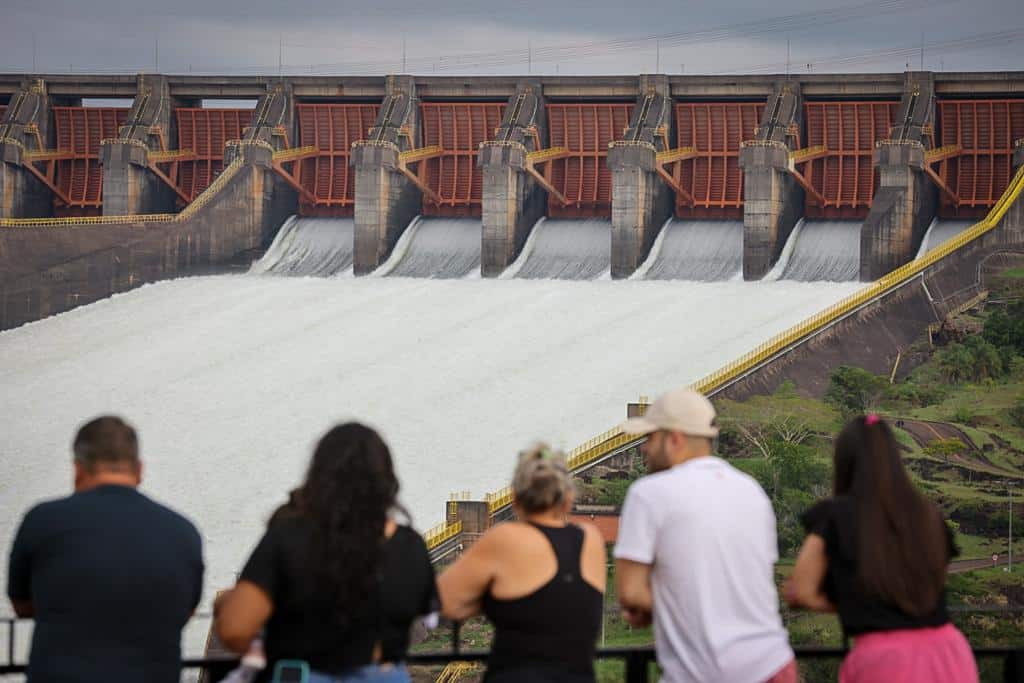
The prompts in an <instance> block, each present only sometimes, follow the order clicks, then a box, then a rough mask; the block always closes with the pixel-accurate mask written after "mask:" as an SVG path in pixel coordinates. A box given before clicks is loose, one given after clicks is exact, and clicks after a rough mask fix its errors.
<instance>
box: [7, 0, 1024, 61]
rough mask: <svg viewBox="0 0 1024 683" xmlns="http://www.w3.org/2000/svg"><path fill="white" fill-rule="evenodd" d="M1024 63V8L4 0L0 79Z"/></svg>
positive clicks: (595, 1) (781, 2)
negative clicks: (27, 74)
mask: <svg viewBox="0 0 1024 683" xmlns="http://www.w3.org/2000/svg"><path fill="white" fill-rule="evenodd" d="M787 40H788V41H789V45H790V47H789V54H790V59H789V61H790V63H791V64H792V67H791V68H792V70H794V71H801V72H807V71H821V72H827V71H902V70H903V69H904V67H905V65H906V64H907V63H908V62H909V63H911V65H912V66H913V67H914V68H917V67H918V66H919V65H920V60H921V56H920V46H921V44H922V41H923V43H924V46H925V50H924V66H925V68H928V69H934V70H946V71H961V70H987V69H1024V2H1022V0H825V1H824V2H815V0H775V2H765V1H764V0H720V1H718V2H683V1H680V0H632V1H631V0H625V1H622V0H620V1H617V2H604V1H602V0H502V1H501V2H497V1H494V0H434V1H433V2H423V1H421V0H379V1H377V2H374V3H364V2H356V1H354V0H205V1H203V0H160V1H159V2H158V1H157V0H135V1H134V2H130V3H129V2H124V0H4V1H3V11H2V13H0V71H5V72H10V71H36V72H67V71H69V70H73V71H80V72H110V71H116V72H126V73H136V72H140V71H154V70H157V66H158V65H159V71H161V72H165V73H188V72H192V73H268V74H273V73H277V72H278V69H279V63H280V65H281V66H280V68H281V70H282V71H283V72H284V73H293V74H309V73H328V74H381V73H396V72H399V71H402V64H403V54H404V63H405V66H406V68H405V70H406V71H407V72H410V73H420V74H430V73H437V74H446V75H451V74H525V73H527V72H532V73H535V74H541V73H543V74H554V73H559V74H598V73H608V74H615V73H629V74H633V73H641V72H654V71H656V70H657V71H660V72H663V73H680V72H685V73H727V72H747V71H751V72H753V71H762V72H764V71H773V72H781V71H783V70H784V69H785V67H786V63H787Z"/></svg>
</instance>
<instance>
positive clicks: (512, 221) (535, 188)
mask: <svg viewBox="0 0 1024 683" xmlns="http://www.w3.org/2000/svg"><path fill="white" fill-rule="evenodd" d="M538 145H539V147H538ZM547 146H548V131H547V115H546V110H545V106H544V95H543V91H542V88H541V85H540V83H539V82H536V81H525V82H523V83H520V84H519V86H518V87H517V88H516V93H515V95H513V96H512V97H511V98H510V99H509V101H508V106H507V107H506V108H505V117H504V119H503V120H502V122H501V127H500V128H499V129H498V131H497V135H496V136H495V139H494V140H491V141H488V142H486V143H484V145H483V147H481V148H480V155H479V157H478V164H479V166H480V168H482V169H483V196H482V214H481V219H482V221H483V237H482V242H481V254H480V270H481V273H482V274H483V276H484V277H497V276H498V275H500V274H501V273H502V271H504V270H505V269H506V268H508V266H510V265H511V264H512V262H513V261H515V260H516V257H518V256H519V253H520V252H521V251H522V249H523V245H524V244H525V243H526V238H527V237H529V235H530V230H531V229H532V228H533V226H534V225H535V224H536V223H537V221H538V220H540V218H541V217H542V216H544V214H545V212H546V210H547V202H548V193H547V192H546V191H545V190H544V188H542V187H541V186H540V184H539V183H537V182H536V180H534V179H533V177H531V176H530V174H529V173H528V172H527V171H526V166H527V163H528V162H527V155H528V154H529V153H530V152H535V151H538V149H541V148H544V147H547Z"/></svg>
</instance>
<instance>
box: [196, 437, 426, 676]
mask: <svg viewBox="0 0 1024 683" xmlns="http://www.w3.org/2000/svg"><path fill="white" fill-rule="evenodd" d="M397 496H398V480H397V479H396V478H395V473H394V469H393V466H392V462H391V455H390V453H389V452H388V448H387V446H386V445H385V444H384V441H383V440H382V439H381V438H380V436H379V435H378V434H377V433H376V432H375V431H373V430H372V429H370V428H368V427H365V426H363V425H360V424H356V423H348V424H343V425H339V426H337V427H335V428H333V429H331V430H330V431H329V432H327V434H325V435H324V437H323V438H322V439H321V440H320V443H318V444H317V447H316V450H315V452H314V453H313V460H312V462H311V463H310V466H309V472H308V474H307V475H306V481H305V483H303V485H302V486H301V487H300V488H299V489H298V490H297V491H296V492H295V493H294V495H293V496H292V498H291V500H290V502H289V503H288V504H287V505H285V506H283V507H282V508H280V509H279V510H278V511H277V512H276V513H275V514H274V517H273V518H272V519H271V521H270V523H269V524H268V525H267V531H266V533H265V534H264V536H263V538H262V539H261V540H260V542H259V544H258V545H257V546H256V549H255V550H254V551H253V553H252V556H251V557H250V558H249V561H248V562H247V563H246V565H245V569H243V570H242V574H241V576H240V577H239V580H238V584H237V585H236V586H235V588H234V589H232V590H231V591H228V592H227V593H226V594H224V595H223V596H221V598H220V599H218V601H217V603H216V606H215V609H214V611H215V615H216V621H215V630H216V633H217V636H218V637H219V638H220V640H221V642H222V643H224V645H225V646H226V647H228V648H229V649H231V650H233V651H235V652H239V653H241V652H244V651H245V650H246V649H247V648H248V647H249V643H250V642H251V641H252V640H253V638H255V637H256V636H257V635H258V634H259V633H260V631H261V630H264V629H265V635H264V646H265V649H266V655H267V662H268V667H267V669H266V671H265V672H264V675H263V680H269V677H270V675H271V673H272V671H273V669H274V666H275V663H276V662H279V661H280V660H297V662H299V663H296V664H295V666H296V667H298V668H300V669H306V668H308V670H309V672H310V673H309V678H308V681H309V683H327V682H331V683H339V682H344V681H355V680H358V681H374V682H380V683H384V682H387V683H391V682H396V683H397V682H400V681H408V680H409V678H408V675H407V674H406V672H405V668H404V666H403V664H402V661H403V660H404V659H405V655H406V649H407V648H408V644H409V642H408V639H409V626H410V624H411V623H412V621H413V619H414V618H415V617H416V616H418V615H423V614H427V613H429V612H430V611H432V610H433V609H434V606H435V604H436V600H437V598H436V588H435V583H434V571H433V568H432V567H431V564H430V560H429V557H428V555H427V549H426V546H425V544H424V542H423V539H422V538H421V537H420V536H419V534H417V533H416V532H415V531H413V530H412V529H410V528H409V527H407V526H402V525H399V524H398V523H397V522H395V521H394V520H393V519H392V517H391V515H392V513H393V512H394V511H400V510H401V508H400V506H399V504H398V501H397Z"/></svg>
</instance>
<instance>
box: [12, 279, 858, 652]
mask: <svg viewBox="0 0 1024 683" xmlns="http://www.w3.org/2000/svg"><path fill="white" fill-rule="evenodd" d="M857 286H858V285H856V284H850V283H847V284H824V283H814V284H807V283H799V282H775V283H749V282H748V283H745V282H717V283H679V282H636V281H617V282H608V281H590V282H571V281H537V280H493V279H483V280H424V279H412V278H346V279H337V278H335V279H322V278H267V277H250V276H244V275H241V276H217V277H201V278H188V279H180V280H173V281H167V282H162V283H158V284H153V285H147V286H144V287H141V288H139V289H137V290H134V291H132V292H128V293H125V294H121V295H117V296H114V297H111V298H110V299H106V300H104V301H100V302H97V303H95V304H92V305H89V306H83V307H81V308H78V309H75V310H73V311H70V312H68V313H65V314H62V315H59V316H55V317H52V318H48V319H45V320H42V321H39V322H36V323H31V324H28V325H25V326H23V327H20V328H18V329H15V330H9V331H7V332H3V333H0V359H2V360H0V386H2V387H3V391H2V392H0V415H3V429H2V432H3V438H2V439H0V453H2V459H0V462H2V464H3V468H4V472H3V478H2V482H3V484H2V488H0V512H2V516H0V520H2V522H0V545H2V547H4V548H9V547H10V542H11V537H12V534H13V531H14V529H15V527H16V525H17V524H18V522H19V520H20V519H21V516H22V514H23V513H24V512H25V510H26V509H27V508H28V507H29V506H31V505H32V504H34V503H36V502H38V501H40V500H42V499H46V498H53V497H57V496H62V495H66V494H67V493H68V492H69V491H70V486H71V464H70V453H69V443H70V440H71V438H72V436H73V434H74V433H75V431H76V429H77V428H78V427H79V426H80V425H81V424H82V423H83V422H84V421H85V420H87V419H89V418H91V417H94V416H96V415H99V414H103V413H116V414H120V415H123V416H124V417H125V418H126V419H128V420H129V421H130V422H131V423H133V424H134V425H135V426H136V427H137V428H138V430H139V434H140V438H141V445H142V455H143V458H144V461H145V465H146V469H145V481H144V483H143V487H142V488H143V490H144V491H145V492H146V493H147V494H149V495H152V496H153V497H155V498H156V499H157V500H159V501H162V502H164V503H166V504H168V505H171V506H172V507H174V508H176V509H178V510H180V511H181V512H183V513H184V514H185V515H187V516H188V517H189V518H191V519H192V520H193V521H194V522H195V523H196V524H197V526H198V527H199V528H200V530H201V532H202V534H203V539H204V543H205V554H206V561H207V585H206V591H205V593H204V596H205V597H204V603H205V606H206V609H208V606H209V602H210V599H211V598H212V596H213V594H214V591H215V590H216V589H219V588H223V587H225V586H228V585H230V584H232V583H233V582H234V579H235V572H236V571H238V570H239V569H240V567H241V565H242V563H243V562H244V561H245V559H246V557H247V555H248V553H249V552H250V551H251V549H252V548H253V546H254V544H255V542H256V541H257V539H258V538H259V535H260V533H261V530H262V529H263V527H264V524H265V522H266V520H267V517H268V515H269V514H270V513H271V511H272V510H273V509H274V508H275V507H276V506H277V505H279V504H280V503H281V502H282V501H284V499H285V495H286V493H287V492H288V490H289V489H291V488H292V487H294V486H295V485H297V484H298V483H299V482H300V480H301V478H302V476H303V473H304V471H305V468H306V465H307V462H308V459H309V456H310V453H311V450H312V447H313V445H314V443H315V442H316V439H317V438H318V437H319V436H320V435H321V434H323V433H324V431H326V430H327V429H328V428H329V427H330V426H331V425H332V424H334V423H336V422H338V421H340V420H348V419H358V420H363V421H366V422H367V423H369V424H371V425H374V426H375V427H377V428H379V429H380V430H381V432H382V433H383V435H384V437H385V439H386V440H387V442H388V444H389V445H390V447H391V449H392V452H393V454H394V457H395V460H396V466H397V470H398V474H399V477H400V479H401V482H402V493H401V498H402V500H403V501H404V503H405V504H406V505H407V506H408V507H409V509H410V510H411V512H412V514H413V516H414V522H415V524H416V526H417V527H419V528H420V529H424V528H427V527H429V526H432V525H433V524H435V523H437V522H439V521H441V520H442V519H443V514H444V504H445V501H446V499H447V496H448V493H449V492H450V491H456V490H460V491H461V490H470V491H472V492H473V494H474V495H475V496H481V495H482V494H483V493H485V492H487V491H492V490H496V489H498V488H500V487H502V486H504V485H505V484H506V483H507V482H508V479H509V477H510V475H511V472H512V468H513V465H514V463H515V457H516V453H517V451H519V450H520V449H522V448H523V447H525V446H527V445H528V444H530V443H531V442H533V441H535V440H536V439H545V440H547V441H549V442H551V443H552V444H553V445H555V446H557V447H559V448H564V449H568V448H572V447H574V446H576V445H577V444H579V443H582V442H583V441H585V440H587V439H589V438H591V437H592V436H594V435H596V434H599V433H601V432H603V431H605V430H606V429H608V428H610V427H612V426H613V425H615V424H616V423H618V422H619V421H620V420H621V419H623V418H624V416H625V404H626V403H627V402H628V401H630V400H636V398H637V397H638V396H640V395H647V396H655V395H657V394H658V393H659V392H661V391H663V390H666V389H668V388H671V387H675V386H679V385H682V384H686V383H689V382H692V381H694V380H696V379H698V378H699V377H701V376H703V375H704V374H706V373H708V372H711V371H713V370H715V369H717V368H718V367H720V366H722V365H724V364H725V363H728V362H729V361H732V360H733V359H735V358H736V357H738V356H740V355H741V354H743V353H745V352H747V351H749V350H750V349H751V348H753V347H755V346H756V345H758V344H759V343H760V342H762V341H764V340H765V339H767V338H768V337H770V336H772V335H773V334H776V333H778V332H781V331H783V330H785V329H787V328H788V327H790V326H792V325H794V324H796V323H797V322H799V321H800V320H802V319H804V318H806V317H808V316H810V315H812V314H813V313H816V312H817V311H819V310H821V309H822V308H825V307H826V306H828V305H830V304H832V303H834V302H835V301H837V300H839V299H840V298H842V297H843V296H846V295H848V294H850V293H851V292H853V291H854V290H855V289H856V287H857ZM5 572H6V563H0V581H3V582H4V583H5V579H3V578H2V577H4V576H5ZM189 643H190V645H189V647H190V651H191V652H196V651H197V649H199V648H201V646H202V644H201V641H197V643H198V644H195V643H192V640H191V637H190V640H189Z"/></svg>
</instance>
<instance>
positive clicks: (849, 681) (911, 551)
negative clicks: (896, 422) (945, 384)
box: [785, 415, 978, 683]
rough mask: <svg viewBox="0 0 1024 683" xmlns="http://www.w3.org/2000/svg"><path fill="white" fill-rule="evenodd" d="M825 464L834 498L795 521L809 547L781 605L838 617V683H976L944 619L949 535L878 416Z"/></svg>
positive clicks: (844, 440) (964, 648) (850, 432)
mask: <svg viewBox="0 0 1024 683" xmlns="http://www.w3.org/2000/svg"><path fill="white" fill-rule="evenodd" d="M833 465H834V479H833V493H834V495H833V497H832V498H829V499H827V500H823V501H821V502H819V503H818V504H816V505H815V506H814V507H812V508H811V509H810V510H808V511H807V512H806V513H805V514H804V516H803V518H802V521H803V524H804V527H805V528H806V529H807V538H806V540H805V541H804V544H803V547H802V548H801V549H800V555H799V557H798V558H797V561H796V566H795V567H794V568H793V574H792V575H791V577H790V579H789V581H788V582H787V584H786V588H785V597H786V601H787V602H788V603H789V604H790V605H791V606H794V607H806V608H809V609H813V610H819V611H838V613H839V620H840V623H841V624H842V627H843V631H844V633H845V634H846V635H847V636H852V637H853V638H854V642H855V644H854V648H853V650H852V651H851V652H850V654H849V655H848V656H847V657H846V660H845V661H844V662H843V666H842V669H841V670H840V673H839V680H840V681H841V683H859V682H861V681H903V682H905V683H914V682H917V681H920V682H921V683H926V682H927V683H968V682H974V681H977V680H978V671H977V666H976V665H975V662H974V657H973V655H972V654H971V648H970V645H969V644H968V643H967V640H966V639H965V638H964V636H963V634H961V633H960V631H958V630H957V629H956V627H955V626H953V624H951V623H950V621H949V614H948V613H947V611H946V597H945V586H946V568H947V566H948V565H949V560H950V558H951V557H953V556H955V555H956V554H957V550H956V547H955V546H954V544H953V536H952V533H951V532H950V530H949V527H948V526H947V525H946V524H945V522H944V521H943V519H942V514H941V512H940V511H939V509H938V507H937V506H936V505H934V504H933V503H932V502H931V501H929V500H928V499H926V498H925V497H924V496H923V495H922V494H921V493H920V491H918V490H917V488H915V486H914V485H913V483H912V482H911V481H910V477H909V476H908V475H907V472H906V470H905V469H904V468H903V463H902V461H901V460H900V455H899V450H898V448H897V445H896V439H895V437H894V436H893V433H892V430H891V429H890V428H889V426H888V425H887V424H886V423H885V422H884V421H882V420H881V419H880V418H879V417H878V416H877V415H868V416H866V417H859V418H856V419H854V420H852V421H851V422H849V423H848V424H847V425H846V427H844V428H843V430H842V432H840V434H839V436H838V438H837V439H836V442H835V454H834V461H833Z"/></svg>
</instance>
